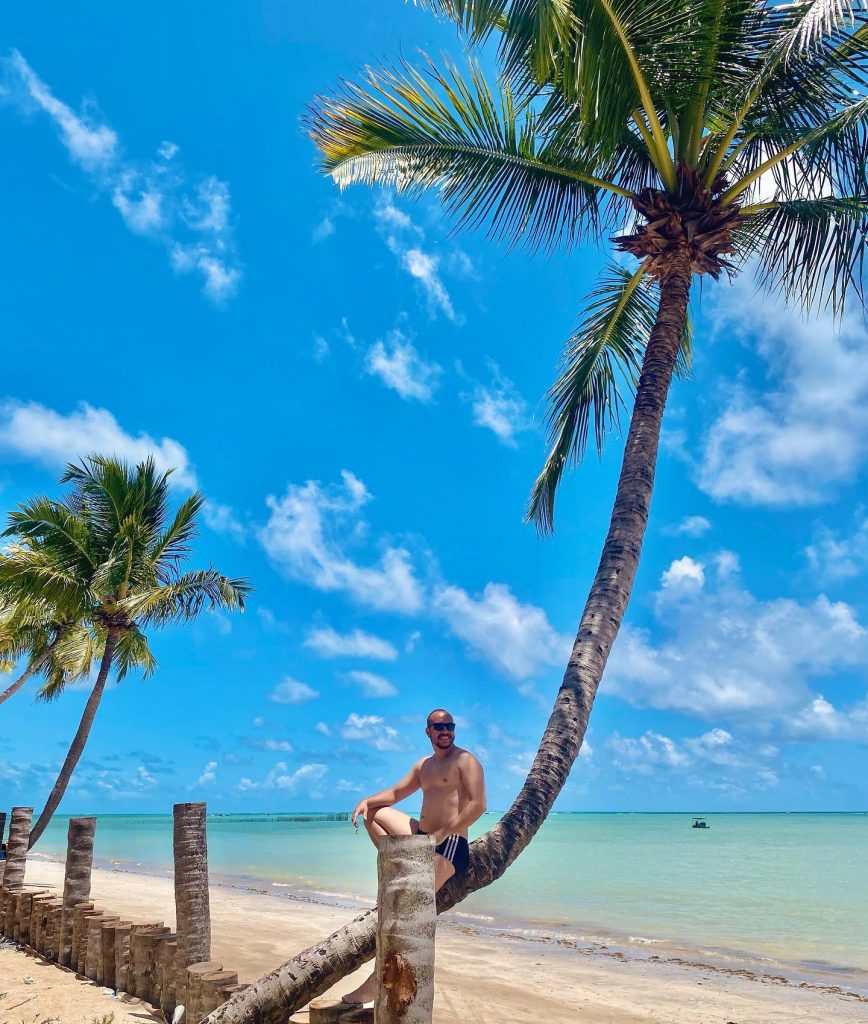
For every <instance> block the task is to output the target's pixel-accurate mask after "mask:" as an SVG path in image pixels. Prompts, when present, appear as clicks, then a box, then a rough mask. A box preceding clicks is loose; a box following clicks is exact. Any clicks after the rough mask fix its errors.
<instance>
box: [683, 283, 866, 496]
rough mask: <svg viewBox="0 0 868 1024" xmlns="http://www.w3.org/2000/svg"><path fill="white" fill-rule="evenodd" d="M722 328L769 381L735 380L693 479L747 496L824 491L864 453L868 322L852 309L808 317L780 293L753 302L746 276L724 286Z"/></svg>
mask: <svg viewBox="0 0 868 1024" xmlns="http://www.w3.org/2000/svg"><path fill="white" fill-rule="evenodd" d="M714 314H715V319H716V323H717V329H718V330H726V331H730V332H733V333H735V334H736V336H739V337H741V338H743V339H744V340H745V341H748V342H749V343H750V345H751V347H752V348H753V349H755V350H756V351H757V352H758V354H759V355H760V357H761V358H762V359H763V360H764V361H765V363H766V366H767V371H768V378H769V387H768V388H767V389H766V390H765V391H764V392H763V393H762V394H759V393H756V392H754V391H752V390H750V389H749V388H747V387H746V386H744V385H741V384H738V385H736V386H735V387H734V388H733V389H732V390H731V392H730V397H729V400H728V401H727V403H726V406H725V408H724V409H723V411H722V412H721V414H720V415H719V416H718V418H717V419H716V420H715V421H714V423H713V424H712V425H711V427H710V429H709V431H708V433H707V435H706V438H705V442H704V447H703V452H702V459H701V464H700V465H699V467H698V470H697V482H698V483H699V486H700V487H701V488H702V489H703V490H704V491H706V492H707V493H708V494H710V495H711V496H712V497H714V498H717V499H719V500H729V501H735V502H740V503H742V504H746V505H805V504H810V503H813V502H820V501H824V500H827V499H828V498H829V496H830V494H832V493H834V490H835V488H836V486H838V485H841V484H844V483H846V482H848V481H850V480H851V479H852V478H853V477H854V475H855V474H856V472H857V471H858V469H859V468H860V466H862V465H863V464H864V462H865V459H866V456H868V330H866V328H865V324H864V322H863V320H862V318H861V317H860V316H859V315H857V314H852V315H850V316H848V317H846V318H845V319H844V321H843V323H842V324H841V325H836V324H835V323H834V322H833V321H832V319H831V317H829V316H820V317H818V318H816V319H812V320H804V319H803V318H802V317H801V316H800V314H799V313H798V312H796V311H792V310H787V309H786V308H784V307H783V306H782V304H781V303H780V302H777V301H774V300H773V299H771V298H768V297H763V298H762V300H761V301H758V300H757V298H756V296H755V295H754V294H753V291H752V285H751V284H750V282H748V281H746V280H743V279H739V281H737V282H736V284H735V285H734V286H733V287H732V288H728V289H725V290H723V291H722V293H721V298H720V300H719V301H718V303H717V304H716V306H715V309H714Z"/></svg>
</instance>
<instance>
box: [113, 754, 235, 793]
mask: <svg viewBox="0 0 868 1024" xmlns="http://www.w3.org/2000/svg"><path fill="white" fill-rule="evenodd" d="M216 767H217V765H216V763H215V762H213V761H212V762H211V763H210V765H209V766H208V767H206V769H205V771H206V773H207V772H208V770H209V768H211V769H213V768H216ZM202 778H204V775H203V776H202ZM199 781H200V782H201V781H202V779H200V780H199ZM130 782H131V784H132V785H133V786H136V787H137V788H139V789H150V788H151V787H152V786H156V784H157V780H156V779H155V778H154V776H153V775H151V773H150V772H149V771H148V769H147V768H146V767H145V766H144V765H143V764H140V765H139V767H138V768H137V769H136V775H135V778H133V779H131V780H130Z"/></svg>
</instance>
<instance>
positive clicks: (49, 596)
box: [0, 455, 250, 845]
mask: <svg viewBox="0 0 868 1024" xmlns="http://www.w3.org/2000/svg"><path fill="white" fill-rule="evenodd" d="M169 478H170V472H159V471H158V470H157V468H156V466H155V464H154V461H153V459H151V458H148V459H147V460H145V461H144V462H142V463H140V464H139V465H137V466H135V467H132V466H130V465H128V464H127V463H125V462H123V461H121V460H119V459H116V458H111V457H105V456H98V455H95V456H91V457H89V458H87V459H85V460H84V461H83V462H81V463H80V464H76V465H69V466H68V467H67V469H66V472H65V473H64V475H63V477H62V478H61V482H62V483H69V484H71V485H72V488H71V490H70V492H69V494H68V495H67V497H66V498H64V499H63V500H62V501H56V500H54V499H51V498H47V497H37V498H34V499H32V500H31V501H29V502H26V503H24V504H22V505H19V506H18V508H17V509H16V510H15V511H13V512H12V513H11V514H10V516H9V527H8V529H7V530H6V531H5V534H4V535H5V536H7V537H12V538H14V543H13V545H12V547H11V548H10V549H9V551H8V552H7V553H6V554H5V555H4V557H3V558H2V559H0V599H2V600H3V601H4V602H5V603H6V605H7V606H11V607H14V608H23V607H27V606H30V605H33V604H36V605H41V606H44V607H47V608H51V609H55V610H56V613H57V614H65V615H66V616H67V617H68V620H69V621H70V622H74V623H75V624H76V628H75V629H74V630H70V631H69V633H68V635H67V636H66V637H65V640H64V642H63V643H61V645H60V654H59V655H58V657H59V658H60V659H61V661H62V663H64V664H66V665H73V666H75V670H76V672H77V674H79V675H81V674H85V675H86V674H88V672H89V669H90V665H91V664H92V662H93V661H95V660H98V661H99V671H98V674H97V678H96V682H95V684H94V689H93V692H92V693H91V697H90V699H89V700H88V703H87V705H86V706H85V711H84V714H83V717H82V721H81V724H80V726H79V730H78V732H77V733H76V736H75V738H74V740H73V744H72V746H71V748H70V752H69V754H68V755H67V759H66V762H65V763H64V766H63V768H62V770H61V774H60V777H59V778H58V782H57V784H56V785H55V787H54V790H53V792H52V794H51V796H50V797H49V800H48V802H47V803H46V807H45V809H44V810H43V812H42V814H41V815H40V818H39V820H38V821H37V823H36V825H35V826H34V829H33V832H32V833H31V840H30V842H31V845H33V843H34V842H35V841H36V839H38V838H39V836H40V835H41V833H42V831H43V829H44V828H45V825H46V824H47V823H48V820H49V819H50V817H51V815H52V814H53V812H54V810H55V808H56V807H57V805H58V803H59V802H60V799H61V798H62V796H63V792H64V790H65V788H66V785H67V783H68V781H69V778H70V777H71V775H72V771H73V769H74V767H75V765H76V763H77V762H78V759H79V758H80V756H81V752H82V750H83V748H84V743H85V741H86V740H87V736H88V734H89V731H90V727H91V724H92V722H93V717H94V715H95V713H96V709H97V707H98V705H99V701H100V699H101V697H102V693H103V690H104V688H105V684H106V681H107V678H108V675H109V671H110V670H111V669H114V672H115V675H116V677H117V678H118V679H122V678H123V677H124V676H125V675H127V673H128V672H130V671H131V670H132V669H134V668H139V669H141V670H142V671H143V672H144V674H145V675H149V674H151V673H152V672H153V671H154V669H155V668H156V661H155V659H154V656H153V654H152V652H151V650H150V647H149V645H148V640H147V637H146V635H145V632H144V631H145V630H146V629H147V628H149V627H159V626H165V625H168V624H170V623H173V622H187V621H190V620H192V619H194V618H196V617H197V616H198V615H199V614H200V613H201V612H202V611H203V610H204V609H206V608H227V609H230V610H231V609H239V610H241V609H243V608H244V602H245V599H246V597H247V595H248V594H249V593H250V586H249V585H248V583H247V582H246V581H244V580H241V579H230V578H228V577H226V576H223V575H221V574H220V573H218V572H217V571H216V570H215V569H213V568H209V569H204V570H201V569H200V570H184V568H183V565H184V562H185V560H186V558H187V556H188V554H189V553H190V544H191V542H192V540H193V539H194V537H195V536H196V532H197V531H196V516H197V513H198V512H199V511H200V509H201V508H202V505H203V503H204V499H203V497H202V495H201V494H199V493H198V492H197V493H195V494H193V495H191V496H190V497H189V498H187V499H186V500H185V501H184V502H182V503H181V506H180V507H179V508H178V510H177V511H176V512H175V514H174V515H173V516H172V515H170V511H169ZM81 627H86V628H81ZM50 682H51V680H49V683H50ZM43 689H44V690H45V689H46V688H43ZM56 689H57V682H56V681H55V686H54V690H53V689H52V687H51V686H50V685H48V687H47V692H46V693H44V694H43V695H44V696H53V695H54V692H55V691H56Z"/></svg>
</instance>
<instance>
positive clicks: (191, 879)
mask: <svg viewBox="0 0 868 1024" xmlns="http://www.w3.org/2000/svg"><path fill="white" fill-rule="evenodd" d="M173 812H174V832H173V843H172V845H173V850H174V858H175V920H176V921H177V924H178V928H177V931H178V952H177V954H176V959H175V968H176V971H177V974H178V982H179V984H183V982H184V980H185V979H186V977H187V968H188V967H190V966H191V965H192V964H198V963H203V962H205V961H208V960H210V959H211V908H210V902H209V897H208V837H207V832H206V826H205V804H204V803H195V804H175V806H174V808H173ZM178 1001H179V1002H183V1003H186V1001H187V1000H186V997H185V996H182V995H181V994H179V996H178Z"/></svg>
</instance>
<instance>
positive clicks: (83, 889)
mask: <svg viewBox="0 0 868 1024" xmlns="http://www.w3.org/2000/svg"><path fill="white" fill-rule="evenodd" d="M95 831H96V818H70V819H69V830H68V831H67V834H66V873H65V875H64V879H63V916H62V918H61V921H60V944H59V950H58V957H57V962H58V963H59V964H61V965H62V966H64V967H69V965H70V959H71V957H72V931H73V921H74V916H73V907H74V906H75V905H76V904H77V903H85V902H87V899H88V897H89V896H90V880H91V869H92V867H93V837H94V832H95Z"/></svg>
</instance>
